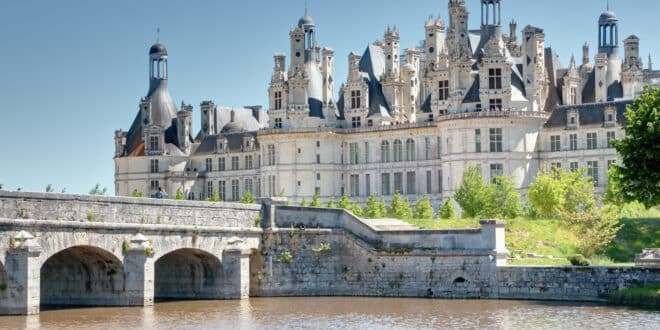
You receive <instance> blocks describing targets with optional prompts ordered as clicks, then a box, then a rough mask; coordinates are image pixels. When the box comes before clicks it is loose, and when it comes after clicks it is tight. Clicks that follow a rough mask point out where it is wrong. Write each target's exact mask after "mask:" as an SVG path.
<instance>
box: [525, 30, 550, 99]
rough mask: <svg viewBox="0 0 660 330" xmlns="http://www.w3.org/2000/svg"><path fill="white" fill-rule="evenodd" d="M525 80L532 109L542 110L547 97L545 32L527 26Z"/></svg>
mask: <svg viewBox="0 0 660 330" xmlns="http://www.w3.org/2000/svg"><path fill="white" fill-rule="evenodd" d="M522 33H523V45H522V55H523V80H524V82H525V91H526V94H527V99H528V100H529V109H528V110H530V111H542V110H543V109H544V107H545V100H546V97H547V83H546V70H545V33H544V32H543V30H542V29H539V28H537V27H533V26H527V27H525V29H523V32H522Z"/></svg>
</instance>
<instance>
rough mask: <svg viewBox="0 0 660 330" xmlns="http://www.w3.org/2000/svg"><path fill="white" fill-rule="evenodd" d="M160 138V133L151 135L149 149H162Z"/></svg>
mask: <svg viewBox="0 0 660 330" xmlns="http://www.w3.org/2000/svg"><path fill="white" fill-rule="evenodd" d="M158 140H159V139H158V135H151V136H149V150H160V147H159V146H158Z"/></svg>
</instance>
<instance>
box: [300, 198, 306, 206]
mask: <svg viewBox="0 0 660 330" xmlns="http://www.w3.org/2000/svg"><path fill="white" fill-rule="evenodd" d="M300 206H301V207H306V206H307V198H305V197H303V199H302V200H301V201H300Z"/></svg>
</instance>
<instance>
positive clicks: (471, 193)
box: [454, 164, 486, 218]
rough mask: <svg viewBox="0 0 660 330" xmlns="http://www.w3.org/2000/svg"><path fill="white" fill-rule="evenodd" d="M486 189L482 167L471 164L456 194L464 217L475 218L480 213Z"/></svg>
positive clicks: (466, 169) (455, 196)
mask: <svg viewBox="0 0 660 330" xmlns="http://www.w3.org/2000/svg"><path fill="white" fill-rule="evenodd" d="M485 191H486V187H484V183H483V179H482V177H481V169H480V168H479V167H478V166H475V165H472V164H469V165H468V166H467V168H465V172H463V178H462V179H461V184H460V185H459V186H458V189H456V193H455V194H454V199H455V200H456V202H457V203H458V205H460V206H461V209H462V210H463V217H464V218H474V217H476V216H477V215H479V213H480V212H481V211H482V208H483V206H484V203H485V198H486V196H485V193H484V192H485Z"/></svg>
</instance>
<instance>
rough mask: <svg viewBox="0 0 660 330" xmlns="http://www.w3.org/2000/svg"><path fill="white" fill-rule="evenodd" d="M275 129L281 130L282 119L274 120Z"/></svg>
mask: <svg viewBox="0 0 660 330" xmlns="http://www.w3.org/2000/svg"><path fill="white" fill-rule="evenodd" d="M275 128H282V118H275Z"/></svg>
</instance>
